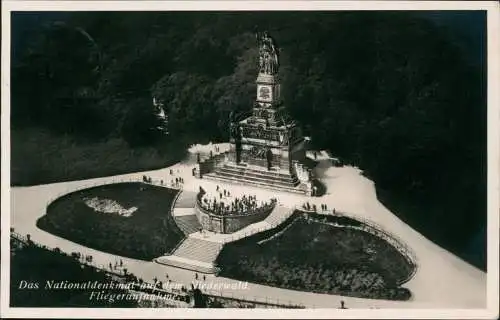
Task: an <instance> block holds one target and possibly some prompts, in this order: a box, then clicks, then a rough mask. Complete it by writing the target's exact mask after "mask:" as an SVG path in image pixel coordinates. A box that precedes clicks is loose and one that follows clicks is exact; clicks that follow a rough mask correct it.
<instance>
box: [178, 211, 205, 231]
mask: <svg viewBox="0 0 500 320" xmlns="http://www.w3.org/2000/svg"><path fill="white" fill-rule="evenodd" d="M193 211H194V209H193ZM174 219H175V223H176V224H177V226H178V227H179V229H181V231H182V232H183V233H184V234H185V235H189V234H191V233H195V232H198V231H199V230H200V229H201V224H200V222H199V221H198V218H196V215H195V214H192V215H183V216H174Z"/></svg>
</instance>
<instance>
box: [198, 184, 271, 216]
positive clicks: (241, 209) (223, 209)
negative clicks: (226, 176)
mask: <svg viewBox="0 0 500 320" xmlns="http://www.w3.org/2000/svg"><path fill="white" fill-rule="evenodd" d="M200 194H201V198H200V200H201V201H200V203H201V206H202V208H204V209H206V210H208V211H210V212H213V213H215V214H217V215H242V214H246V215H250V214H256V213H259V212H262V211H264V210H269V209H271V208H273V207H274V205H275V204H276V202H277V200H276V198H271V199H270V200H269V201H258V200H257V197H256V196H255V195H243V196H242V197H231V193H230V192H229V191H228V190H226V189H221V188H219V186H217V188H216V194H217V196H216V195H213V196H212V195H210V194H208V193H207V192H206V191H205V190H204V189H203V188H201V187H200Z"/></svg>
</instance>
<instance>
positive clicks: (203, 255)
mask: <svg viewBox="0 0 500 320" xmlns="http://www.w3.org/2000/svg"><path fill="white" fill-rule="evenodd" d="M220 250H221V244H219V243H216V242H210V241H205V240H202V239H196V238H192V237H188V238H186V239H185V240H184V241H183V242H182V243H181V245H180V246H179V247H178V248H177V250H175V251H174V252H173V254H172V255H175V256H177V257H182V258H186V259H190V260H196V261H202V262H206V263H213V262H214V261H215V258H217V256H218V255H219V251H220Z"/></svg>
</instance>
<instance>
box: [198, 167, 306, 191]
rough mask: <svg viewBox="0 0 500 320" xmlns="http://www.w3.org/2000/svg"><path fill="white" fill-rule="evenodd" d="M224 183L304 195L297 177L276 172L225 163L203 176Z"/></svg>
mask: <svg viewBox="0 0 500 320" xmlns="http://www.w3.org/2000/svg"><path fill="white" fill-rule="evenodd" d="M204 176H205V177H208V178H210V179H215V180H220V181H224V182H230V183H236V184H247V185H252V186H256V187H261V188H267V189H273V190H279V191H287V192H294V193H299V194H304V193H305V190H304V188H301V186H300V185H299V184H300V182H299V181H298V179H297V177H295V176H293V175H291V174H286V173H282V172H277V171H265V170H258V169H253V168H250V167H244V166H239V165H233V164H228V163H225V164H223V165H222V166H220V167H217V168H216V169H215V170H214V172H211V173H208V174H205V175H204Z"/></svg>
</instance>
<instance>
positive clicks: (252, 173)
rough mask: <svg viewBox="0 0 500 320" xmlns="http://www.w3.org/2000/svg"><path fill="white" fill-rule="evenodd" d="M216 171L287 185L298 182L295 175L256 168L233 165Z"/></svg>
mask: <svg viewBox="0 0 500 320" xmlns="http://www.w3.org/2000/svg"><path fill="white" fill-rule="evenodd" d="M216 171H218V172H224V173H228V174H231V175H235V176H242V177H247V178H250V179H251V178H255V179H257V180H268V181H278V182H281V183H284V184H289V185H294V186H295V185H297V184H298V183H299V181H298V179H297V178H296V177H292V176H291V175H284V174H281V173H276V172H272V171H269V172H263V171H256V170H250V169H244V168H239V167H233V166H227V165H226V166H223V167H221V168H217V169H216Z"/></svg>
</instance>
